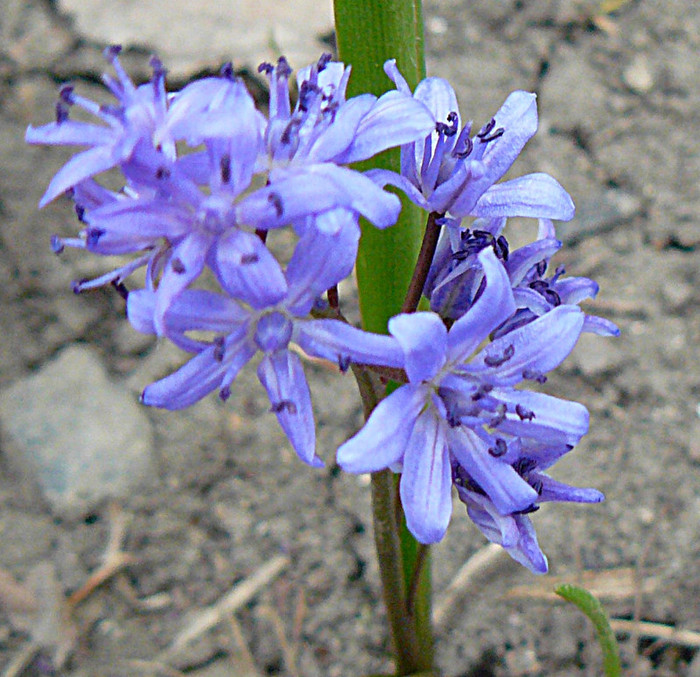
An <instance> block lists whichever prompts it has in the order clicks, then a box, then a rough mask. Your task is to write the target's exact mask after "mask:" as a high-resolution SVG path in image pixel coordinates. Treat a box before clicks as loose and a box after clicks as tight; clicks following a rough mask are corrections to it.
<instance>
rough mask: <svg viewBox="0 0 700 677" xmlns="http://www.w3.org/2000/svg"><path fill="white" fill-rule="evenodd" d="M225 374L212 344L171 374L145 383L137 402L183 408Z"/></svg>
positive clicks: (191, 403) (214, 386)
mask: <svg viewBox="0 0 700 677" xmlns="http://www.w3.org/2000/svg"><path fill="white" fill-rule="evenodd" d="M225 373H226V366H225V365H224V364H222V363H221V362H220V361H218V360H217V359H216V358H215V356H214V347H213V346H212V347H211V348H208V349H207V350H205V351H203V352H201V353H199V354H198V355H195V356H194V357H193V358H192V359H191V360H190V361H189V362H186V363H185V364H184V365H183V366H182V367H180V368H179V369H178V370H177V371H176V372H175V373H173V374H170V376H166V377H165V378H163V379H161V380H160V381H156V382H155V383H151V385H149V386H147V387H146V388H145V390H144V391H143V394H142V395H141V401H142V402H143V404H145V405H147V406H149V407H160V408H162V409H170V410H176V409H184V408H185V407H189V406H191V405H193V404H194V403H195V402H198V401H199V400H201V399H202V398H203V397H204V396H205V395H208V394H209V393H210V392H211V391H212V390H215V389H216V388H218V387H219V385H220V384H221V379H222V378H223V376H224V374H225Z"/></svg>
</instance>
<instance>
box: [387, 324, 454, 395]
mask: <svg viewBox="0 0 700 677" xmlns="http://www.w3.org/2000/svg"><path fill="white" fill-rule="evenodd" d="M389 332H390V333H391V335H392V336H394V337H395V338H396V340H397V341H398V342H399V344H400V345H401V348H402V349H403V351H404V355H405V356H406V366H405V369H406V374H407V375H408V380H409V381H410V382H411V383H415V384H418V383H420V382H421V381H429V380H430V379H432V378H433V377H434V376H435V375H436V374H437V373H438V371H439V370H440V369H441V367H442V366H443V364H445V353H446V351H447V330H446V329H445V325H444V324H443V323H442V320H441V319H440V317H439V316H438V315H437V314H435V313H410V314H407V313H404V314H401V315H397V316H396V317H392V318H391V319H390V320H389Z"/></svg>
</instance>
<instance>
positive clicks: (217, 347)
mask: <svg viewBox="0 0 700 677" xmlns="http://www.w3.org/2000/svg"><path fill="white" fill-rule="evenodd" d="M225 352H226V348H225V346H224V337H223V336H217V337H216V338H215V339H214V359H215V360H216V361H217V362H223V360H224V353H225Z"/></svg>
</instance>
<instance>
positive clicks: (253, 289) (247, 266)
mask: <svg viewBox="0 0 700 677" xmlns="http://www.w3.org/2000/svg"><path fill="white" fill-rule="evenodd" d="M215 267H216V273H217V277H218V278H219V282H220V283H221V286H222V287H223V288H224V289H225V290H226V291H227V292H228V293H229V294H231V296H233V297H234V298H237V299H240V300H241V301H243V302H245V303H248V304H250V305H251V306H252V307H253V308H256V309H258V310H260V309H261V308H266V307H268V306H272V305H275V304H276V303H278V302H279V301H280V300H282V299H283V298H284V297H285V295H286V294H287V282H286V280H285V279H284V273H283V272H282V269H281V268H280V266H279V264H278V263H277V261H276V260H275V258H274V256H273V255H272V254H271V253H270V250H269V249H268V248H267V247H266V246H265V245H264V244H263V243H262V242H261V241H260V238H259V237H258V236H257V235H253V234H252V233H246V232H244V231H242V230H235V229H234V230H229V231H228V232H227V233H225V234H224V235H222V236H221V237H220V238H219V241H218V242H217V245H216V264H215Z"/></svg>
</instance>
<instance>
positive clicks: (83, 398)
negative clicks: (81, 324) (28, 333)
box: [0, 346, 153, 518]
mask: <svg viewBox="0 0 700 677" xmlns="http://www.w3.org/2000/svg"><path fill="white" fill-rule="evenodd" d="M0 426H1V427H2V432H3V437H4V444H3V451H4V452H5V453H6V454H7V455H8V457H9V460H10V462H11V464H12V465H13V467H14V468H15V469H17V470H18V471H19V472H21V473H22V474H23V475H24V477H25V478H28V479H29V478H31V480H34V481H35V483H36V484H37V485H38V486H39V488H40V489H41V493H42V495H43V497H44V498H45V499H46V500H47V501H48V503H49V504H50V506H51V508H52V510H53V511H54V513H56V514H58V515H60V516H63V517H67V518H74V517H78V516H80V515H83V514H85V513H86V512H87V511H89V510H91V509H94V508H95V507H97V505H98V504H99V503H100V502H101V501H103V500H104V499H107V498H120V497H124V496H127V495H128V494H130V493H132V492H133V491H134V489H135V488H136V487H137V486H138V485H139V484H140V483H141V482H142V481H144V480H146V479H148V478H150V477H151V475H152V457H151V454H152V447H153V432H152V429H151V425H150V422H149V420H148V418H147V417H146V415H145V413H144V412H143V410H142V409H141V408H140V407H139V405H138V403H137V402H136V399H135V398H134V396H133V394H132V393H131V392H129V390H128V389H127V388H125V387H124V386H122V385H118V384H115V383H114V382H112V381H111V380H110V378H109V375H108V374H107V372H106V371H105V369H104V366H103V365H102V363H101V361H100V360H99V358H98V357H97V355H96V354H95V353H94V352H93V351H92V350H90V349H88V348H86V347H81V346H75V347H71V348H67V349H66V350H64V351H63V352H62V353H61V354H60V355H59V356H58V357H57V358H56V359H55V360H53V361H52V362H50V363H48V364H47V365H45V366H44V367H42V369H40V370H39V371H38V372H37V373H35V374H32V375H31V376H28V377H26V378H24V379H22V380H20V381H18V382H16V383H15V384H13V385H12V386H10V387H9V388H7V389H6V390H4V391H3V392H2V393H0Z"/></svg>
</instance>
